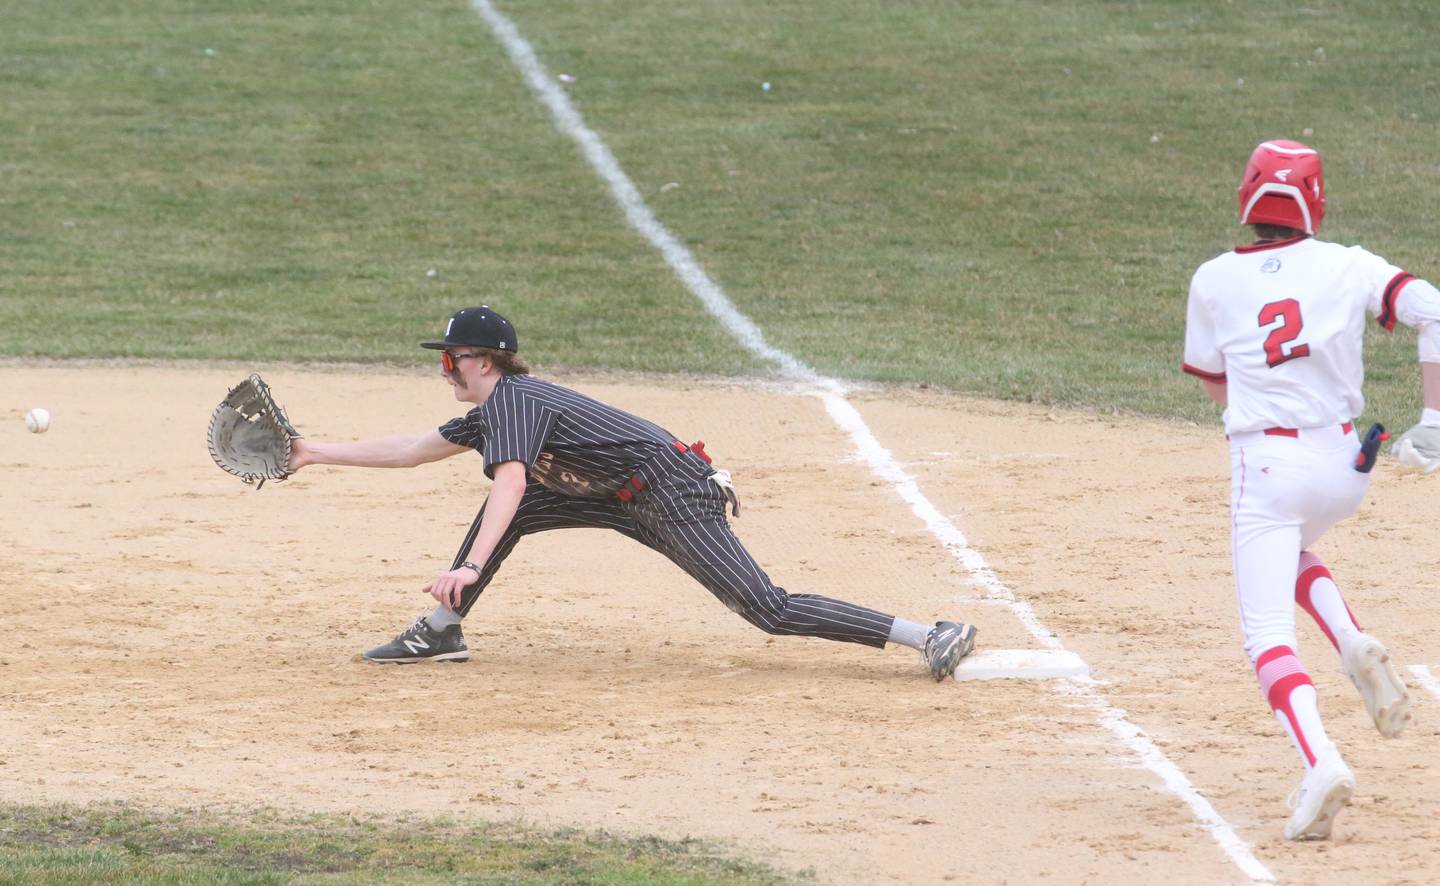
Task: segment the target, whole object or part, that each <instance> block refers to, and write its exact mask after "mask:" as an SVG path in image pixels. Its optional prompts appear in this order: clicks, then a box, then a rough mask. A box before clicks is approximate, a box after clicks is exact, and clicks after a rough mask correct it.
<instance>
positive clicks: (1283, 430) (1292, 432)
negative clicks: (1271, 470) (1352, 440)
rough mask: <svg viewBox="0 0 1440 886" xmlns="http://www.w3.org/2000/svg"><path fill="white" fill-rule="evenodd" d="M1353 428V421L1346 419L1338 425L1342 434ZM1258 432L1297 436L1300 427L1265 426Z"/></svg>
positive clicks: (1274, 435) (1268, 435)
mask: <svg viewBox="0 0 1440 886" xmlns="http://www.w3.org/2000/svg"><path fill="white" fill-rule="evenodd" d="M1353 430H1355V423H1354V422H1348V421H1347V422H1345V424H1343V425H1341V426H1340V432H1341V433H1342V434H1348V433H1350V432H1351V431H1353ZM1260 433H1262V434H1264V435H1265V436H1267V437H1298V436H1300V429H1299V428H1266V429H1265V430H1263V431H1261V432H1260Z"/></svg>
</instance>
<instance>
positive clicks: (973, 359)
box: [0, 0, 1440, 426]
mask: <svg viewBox="0 0 1440 886" xmlns="http://www.w3.org/2000/svg"><path fill="white" fill-rule="evenodd" d="M500 8H501V9H502V10H503V11H505V12H507V13H508V14H510V15H512V16H513V17H514V18H515V20H516V22H517V24H518V26H519V27H520V29H521V31H522V33H524V34H526V36H527V37H528V38H529V39H530V40H531V41H532V42H533V43H534V44H535V46H536V48H537V50H538V51H539V53H540V55H541V58H542V59H543V60H544V61H545V62H546V63H547V64H548V65H549V66H550V68H551V70H552V71H553V72H554V73H557V74H558V73H562V72H563V73H568V74H572V75H574V77H575V78H576V82H575V83H573V84H571V85H570V86H568V87H567V89H568V90H569V91H570V93H571V94H572V96H573V97H574V99H575V101H576V103H577V105H578V107H579V108H580V110H581V111H582V113H584V114H585V115H586V118H587V121H588V122H589V123H590V125H591V126H592V127H594V128H595V129H596V130H597V131H598V132H599V133H600V134H601V135H602V136H603V137H604V138H605V139H606V140H607V141H608V142H609V144H610V145H611V146H612V147H613V149H614V150H615V153H616V155H617V157H618V158H619V160H620V162H621V164H622V165H623V166H624V168H625V169H626V171H627V172H628V173H629V174H630V175H631V177H632V178H633V179H634V180H635V182H636V183H637V185H638V186H639V187H640V189H641V191H642V192H643V193H644V195H645V197H646V199H647V200H648V201H650V203H651V205H652V206H653V208H654V209H655V211H656V212H657V214H658V215H659V217H660V219H661V220H662V221H663V222H664V223H666V224H667V225H668V226H669V227H670V228H671V229H672V230H673V231H674V232H675V233H676V234H677V235H678V236H679V237H681V238H682V239H683V240H685V241H686V242H687V243H688V244H690V245H691V247H692V248H693V249H694V250H695V252H696V254H697V255H698V256H699V258H700V259H701V260H702V262H703V263H704V265H705V267H706V268H707V269H708V271H709V272H710V273H711V275H712V276H713V277H714V278H715V279H716V280H717V281H718V282H719V283H720V284H721V286H722V287H724V288H725V289H726V291H727V292H728V294H729V295H730V296H731V298H732V299H733V300H734V301H735V303H736V304H737V305H738V307H739V308H740V309H741V310H742V311H745V312H746V313H747V314H749V315H750V316H751V317H752V318H753V319H754V320H755V321H756V322H757V323H758V324H759V325H760V326H761V328H763V329H764V330H765V331H766V333H767V334H768V335H769V336H770V338H771V340H772V341H773V343H775V344H776V345H778V346H779V347H781V348H784V349H787V350H790V351H791V352H793V353H795V354H796V355H798V356H800V357H801V358H802V359H804V360H806V361H807V362H809V363H810V364H812V365H813V366H815V367H816V368H818V369H820V370H821V371H824V372H827V373H831V374H835V375H839V376H843V377H848V378H855V379H864V380H872V381H879V382H893V383H903V384H918V383H924V384H929V385H933V386H939V387H945V388H952V389H956V390H962V391H970V392H975V393H980V394H986V395H993V396H998V397H1005V398H1015V399H1022V400H1035V401H1041V402H1046V403H1057V404H1068V405H1075V406H1079V407H1082V408H1095V409H1122V410H1129V411H1138V412H1143V413H1149V414H1156V415H1166V416H1179V417H1186V418H1206V419H1207V420H1208V419H1209V417H1211V416H1213V414H1214V410H1213V408H1212V407H1211V406H1209V404H1208V403H1206V402H1205V401H1204V400H1203V398H1202V397H1201V395H1200V393H1199V391H1198V389H1197V387H1198V386H1197V385H1195V383H1194V382H1193V380H1190V379H1186V378H1182V377H1180V376H1179V374H1178V372H1177V367H1178V363H1179V360H1180V337H1181V332H1182V327H1183V320H1184V299H1185V293H1186V285H1187V282H1188V279H1189V275H1190V273H1191V272H1192V271H1193V269H1194V267H1195V266H1196V265H1198V264H1199V263H1200V262H1201V261H1203V260H1204V259H1206V258H1208V257H1209V256H1211V255H1213V254H1215V253H1217V252H1220V251H1222V250H1224V249H1225V248H1227V247H1228V246H1229V245H1231V244H1232V243H1233V242H1234V241H1235V239H1236V238H1237V236H1238V234H1239V233H1240V231H1239V229H1238V228H1237V226H1236V225H1235V223H1234V187H1235V184H1236V181H1237V179H1238V175H1239V172H1240V169H1241V168H1242V166H1243V163H1244V160H1245V157H1246V155H1247V153H1248V151H1249V149H1250V148H1251V147H1253V145H1254V144H1255V142H1257V141H1258V140H1260V139H1262V138H1268V137H1280V136H1289V137H1303V138H1307V139H1308V140H1310V141H1311V142H1312V143H1313V144H1315V145H1317V146H1318V147H1320V148H1321V149H1322V151H1324V152H1325V154H1326V157H1327V161H1328V164H1327V172H1328V175H1329V181H1330V189H1331V208H1330V216H1329V220H1328V223H1327V227H1326V230H1325V232H1324V233H1325V235H1326V236H1328V237H1329V238H1331V239H1335V240H1338V241H1340V242H1347V243H1348V242H1359V243H1363V244H1365V245H1367V246H1369V247H1370V248H1372V249H1374V250H1375V251H1378V252H1380V253H1381V254H1384V255H1386V256H1387V257H1389V258H1391V259H1392V260H1393V261H1395V262H1396V263H1398V264H1400V265H1402V266H1405V267H1407V268H1408V269H1410V270H1412V271H1414V272H1416V273H1419V274H1421V275H1422V276H1424V275H1429V276H1432V277H1440V255H1437V248H1436V246H1435V244H1436V243H1437V242H1440V217H1437V213H1436V210H1435V208H1434V207H1435V203H1436V197H1437V195H1440V126H1437V122H1440V76H1437V74H1436V71H1440V25H1437V17H1436V16H1435V15H1434V6H1433V3H1430V2H1390V0H1387V2H1378V0H1377V2H1337V0H1313V2H1308V3H1307V4H1305V6H1304V7H1303V8H1302V7H1297V6H1295V5H1293V4H1272V5H1270V6H1260V5H1257V4H1248V3H1233V2H1196V3H1180V2H1113V0H1112V2H1099V0H1073V2H1033V0H1031V2H1023V0H1020V2H1010V0H1007V2H957V0H943V2H942V0H916V2H903V3H877V2H873V0H872V2H858V0H830V2H819V3H817V2H779V3H777V2H773V0H767V2H757V0H734V2H718V0H712V2H693V3H674V2H670V0H594V2H570V3H559V2H539V3H524V4H522V3H517V2H513V0H511V2H504V0H502V2H501V3H500ZM0 19H3V22H4V26H3V27H0V99H3V101H0V353H4V354H10V355H21V356H25V355H46V356H57V357H72V356H82V355H97V354H98V355H113V356H135V357H158V358H184V359H214V358H219V359H227V360H233V359H240V360H285V361H292V360H329V359H344V360H377V361H407V362H408V361H419V360H422V359H426V356H425V355H422V354H421V353H420V352H419V351H418V349H416V348H415V347H414V342H416V341H418V340H419V339H420V338H422V337H426V336H428V335H431V334H433V333H434V332H435V331H437V330H438V328H439V327H440V325H441V323H442V322H443V320H444V318H445V317H446V316H447V315H448V313H449V311H450V310H451V309H453V308H454V307H457V306H460V305H464V304H469V303H473V302H476V301H480V300H484V301H488V302H491V303H492V304H494V305H495V306H496V307H497V308H499V309H501V310H502V311H503V312H504V313H506V314H508V315H509V316H510V317H511V318H512V319H513V320H515V321H516V324H517V326H518V328H519V332H520V338H521V342H522V347H523V348H524V350H525V351H526V352H528V353H529V354H530V355H531V356H532V357H533V358H534V359H535V360H536V362H537V363H538V364H539V365H540V366H542V367H544V368H551V369H554V368H557V367H570V366H574V367H581V366H584V367H591V366H593V367H605V368H618V369H635V370H652V371H662V372H668V371H696V372H704V373H721V374H733V373H741V374H744V373H757V372H763V371H765V367H763V366H760V365H758V364H757V363H756V361H755V360H754V359H753V358H751V357H749V356H748V355H746V354H744V353H742V352H740V351H739V350H738V349H737V348H736V347H735V345H734V344H733V343H732V342H731V341H730V340H729V339H728V337H727V336H726V335H725V334H724V333H723V331H721V330H720V329H719V327H718V326H717V324H716V323H715V322H713V321H712V320H711V319H709V318H708V316H707V315H705V314H704V312H703V311H702V310H701V309H700V307H699V306H698V304H697V303H696V302H695V301H694V300H693V298H692V297H691V296H689V295H688V294H687V293H686V292H685V291H684V290H683V289H682V288H681V286H680V285H679V284H678V283H677V282H676V281H675V280H674V278H673V277H672V275H671V273H670V272H669V270H668V269H667V268H666V267H665V266H664V264H663V263H662V262H661V260H660V259H659V257H658V256H657V255H656V254H655V253H654V252H653V251H652V250H651V249H650V248H649V247H648V246H646V245H645V244H644V243H643V242H642V241H641V240H640V239H639V238H638V237H637V236H635V235H634V234H632V233H631V232H629V231H628V229H626V228H625V227H624V225H623V223H622V222H621V219H620V216H619V213H618V211H617V210H616V209H615V208H614V206H613V205H612V204H611V202H610V200H609V198H608V196H607V195H606V193H605V191H604V190H603V188H602V186H601V185H600V184H599V182H598V181H597V180H596V179H595V178H594V176H593V174H592V173H591V172H590V170H589V169H588V168H587V167H586V166H585V164H584V163H583V161H582V160H581V158H580V157H579V154H578V152H577V150H576V149H575V148H574V146H573V145H572V143H570V142H569V141H568V140H566V139H565V138H563V137H562V136H560V135H558V134H557V133H556V132H555V131H554V130H553V128H552V126H551V124H550V122H549V119H548V117H547V116H546V115H545V112H544V111H543V110H542V109H541V107H540V106H539V105H538V104H537V103H536V102H535V101H534V100H533V99H532V98H531V97H530V95H529V93H528V92H527V90H526V88H525V87H524V85H523V84H522V82H521V80H520V77H519V74H518V73H517V72H516V71H515V69H514V68H513V67H512V66H511V64H510V63H509V61H508V60H507V58H506V57H505V55H504V53H503V51H502V50H501V48H500V47H499V46H498V44H497V43H496V42H495V40H494V39H493V38H492V36H491V35H490V32H489V31H488V29H487V28H486V26H485V25H484V23H483V21H482V20H481V19H480V18H479V17H478V16H477V15H476V14H475V13H474V12H473V11H472V10H471V9H470V8H469V6H468V4H467V3H465V2H463V0H443V2H442V0H404V2H402V0H343V2H342V0H283V2H282V0H251V2H228V3H227V2H219V0H211V2H203V3H194V2H179V0H143V2H142V0H85V2H79V0H51V2H46V3H39V2H32V0H0ZM763 81H769V82H771V83H772V84H773V88H772V90H771V91H770V92H768V93H767V92H764V91H762V90H761V87H760V84H761V83H762V82H763ZM1306 130H1310V131H1312V132H1313V135H1308V136H1306V135H1303V133H1304V132H1305V131H1306ZM671 183H674V184H671ZM432 269H433V270H434V271H435V272H436V273H435V275H434V276H428V275H427V271H430V270H432ZM1373 339H1374V341H1373V342H1372V344H1371V350H1370V365H1371V370H1372V382H1371V385H1370V391H1369V393H1370V394H1371V396H1372V402H1373V404H1374V405H1373V407H1372V410H1371V411H1372V413H1374V414H1376V415H1379V416H1382V417H1384V418H1385V419H1386V420H1387V421H1390V422H1391V423H1392V424H1397V425H1401V426H1404V425H1407V424H1408V423H1409V420H1410V414H1411V412H1412V411H1413V410H1414V409H1415V408H1416V407H1417V406H1418V393H1417V387H1418V373H1417V371H1416V370H1415V369H1414V366H1413V355H1414V340H1413V334H1411V333H1408V332H1406V333H1402V334H1399V335H1396V336H1394V337H1384V336H1382V335H1375V336H1373Z"/></svg>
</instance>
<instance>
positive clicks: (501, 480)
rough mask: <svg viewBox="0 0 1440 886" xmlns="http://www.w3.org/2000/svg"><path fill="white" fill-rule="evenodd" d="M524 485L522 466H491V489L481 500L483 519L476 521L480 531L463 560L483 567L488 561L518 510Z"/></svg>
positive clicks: (505, 463)
mask: <svg viewBox="0 0 1440 886" xmlns="http://www.w3.org/2000/svg"><path fill="white" fill-rule="evenodd" d="M525 483H526V481H525V465H524V464H522V463H521V462H518V461H505V462H501V463H500V464H498V465H496V466H495V485H494V486H493V487H492V488H491V490H490V497H489V498H487V499H486V500H485V516H484V517H482V518H481V519H480V531H479V532H477V533H475V543H474V544H473V545H471V546H470V555H469V556H468V557H466V559H467V560H469V561H470V562H472V563H484V562H485V561H486V560H489V559H490V555H491V554H492V553H493V552H494V551H495V546H496V545H498V544H499V543H500V537H501V536H503V535H504V534H505V530H507V529H509V528H510V521H511V520H514V519H515V512H516V511H517V510H519V509H520V499H521V498H523V497H524V495H525Z"/></svg>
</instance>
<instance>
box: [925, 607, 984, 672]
mask: <svg viewBox="0 0 1440 886" xmlns="http://www.w3.org/2000/svg"><path fill="white" fill-rule="evenodd" d="M974 649H975V626H974V625H967V624H965V623H963V622H958V621H937V622H935V627H933V628H931V629H930V633H929V634H927V635H926V636H925V649H924V651H922V652H921V653H920V657H921V658H922V659H923V660H924V662H925V667H927V668H929V669H930V676H932V677H934V678H935V682H937V683H938V682H940V681H941V680H944V679H945V678H946V677H948V676H950V675H951V674H953V673H955V666H956V665H958V664H960V659H962V658H964V657H965V656H967V655H969V654H970V653H971V651H973V650H974Z"/></svg>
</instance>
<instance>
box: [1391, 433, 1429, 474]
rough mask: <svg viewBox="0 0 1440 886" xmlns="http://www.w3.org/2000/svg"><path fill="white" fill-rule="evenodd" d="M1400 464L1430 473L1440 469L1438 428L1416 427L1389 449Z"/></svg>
mask: <svg viewBox="0 0 1440 886" xmlns="http://www.w3.org/2000/svg"><path fill="white" fill-rule="evenodd" d="M1390 451H1391V452H1392V453H1394V455H1395V457H1396V458H1398V459H1399V460H1400V464H1402V465H1405V466H1406V467H1410V468H1418V469H1419V470H1422V471H1424V472H1425V473H1427V474H1428V473H1430V472H1431V471H1433V470H1435V469H1436V468H1440V428H1429V427H1426V426H1425V425H1416V426H1415V427H1413V428H1411V429H1410V430H1408V431H1406V432H1405V433H1404V434H1403V435H1401V437H1400V439H1399V440H1396V441H1395V444H1394V445H1393V446H1391V447H1390Z"/></svg>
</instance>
